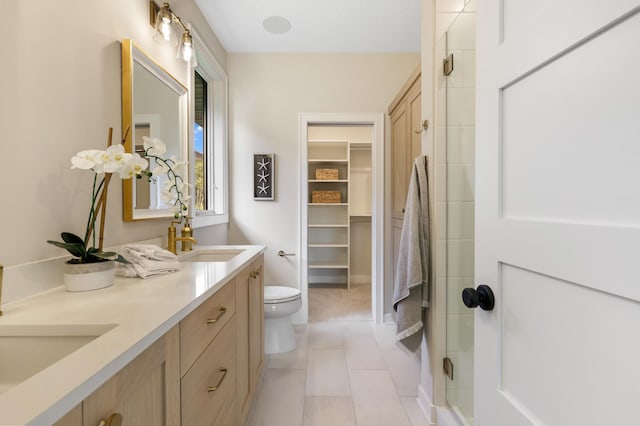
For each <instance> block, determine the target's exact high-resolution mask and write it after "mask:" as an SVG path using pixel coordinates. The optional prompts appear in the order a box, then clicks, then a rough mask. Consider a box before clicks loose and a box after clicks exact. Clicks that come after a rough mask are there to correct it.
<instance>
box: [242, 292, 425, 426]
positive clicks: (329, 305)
mask: <svg viewBox="0 0 640 426" xmlns="http://www.w3.org/2000/svg"><path fill="white" fill-rule="evenodd" d="M370 290H371V287H370V286H369V285H356V286H352V289H351V290H350V291H347V290H346V289H339V288H311V289H310V291H309V294H310V296H309V324H308V325H306V326H295V327H294V328H295V331H296V340H297V348H296V350H294V351H291V352H288V353H284V354H276V355H271V356H268V357H267V359H266V363H265V370H264V377H263V381H262V385H261V387H260V389H259V390H258V394H257V395H256V400H255V402H254V407H253V410H252V413H251V416H250V419H249V425H250V426H377V425H380V426H405V425H406V426H417V425H424V424H425V420H424V418H423V416H422V414H421V413H420V409H419V407H418V404H417V402H416V397H417V391H418V384H419V381H420V364H419V358H418V357H416V355H414V354H411V353H409V352H407V351H406V350H404V349H403V348H402V347H401V346H399V345H398V344H396V342H395V337H394V331H395V326H394V325H388V324H383V325H374V324H373V323H372V322H371V313H370V306H371V299H370V294H371V291H370ZM367 295H368V296H367Z"/></svg>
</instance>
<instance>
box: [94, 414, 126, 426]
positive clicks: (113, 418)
mask: <svg viewBox="0 0 640 426" xmlns="http://www.w3.org/2000/svg"><path fill="white" fill-rule="evenodd" d="M120 425H122V414H120V413H113V414H112V415H110V416H109V418H107V420H105V419H101V420H100V423H98V426H120Z"/></svg>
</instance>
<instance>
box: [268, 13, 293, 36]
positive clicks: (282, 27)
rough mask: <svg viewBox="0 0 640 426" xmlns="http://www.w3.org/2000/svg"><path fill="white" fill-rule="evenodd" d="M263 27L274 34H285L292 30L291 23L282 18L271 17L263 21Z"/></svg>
mask: <svg viewBox="0 0 640 426" xmlns="http://www.w3.org/2000/svg"><path fill="white" fill-rule="evenodd" d="M262 26H263V27H264V29H265V30H267V31H269V32H270V33H273V34H284V33H287V32H289V30H290V29H291V22H289V21H287V20H286V19H285V18H283V17H282V16H269V17H268V18H267V19H265V20H264V21H262Z"/></svg>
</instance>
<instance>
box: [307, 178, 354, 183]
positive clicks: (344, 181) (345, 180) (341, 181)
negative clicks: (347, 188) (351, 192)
mask: <svg viewBox="0 0 640 426" xmlns="http://www.w3.org/2000/svg"><path fill="white" fill-rule="evenodd" d="M307 182H309V183H331V182H333V183H336V182H337V183H348V182H349V181H348V180H347V179H335V180H330V179H309V180H308V181H307Z"/></svg>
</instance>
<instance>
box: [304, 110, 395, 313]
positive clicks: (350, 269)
mask: <svg viewBox="0 0 640 426" xmlns="http://www.w3.org/2000/svg"><path fill="white" fill-rule="evenodd" d="M383 123H384V117H383V115H382V114H300V118H299V131H300V133H299V147H300V194H301V197H300V200H301V201H300V225H301V227H300V253H301V258H300V260H301V262H300V283H301V286H300V287H301V292H302V303H303V305H302V308H301V310H300V312H299V313H298V314H297V315H296V317H294V321H295V322H299V323H306V322H308V320H309V318H310V316H309V314H310V312H309V299H310V297H314V295H315V297H317V298H321V297H322V298H323V299H322V301H323V303H324V306H323V307H322V311H327V314H330V312H329V311H330V310H331V309H332V308H335V310H336V314H337V315H338V317H337V318H336V319H338V318H339V315H340V312H339V309H344V306H340V303H341V301H342V300H344V299H352V300H360V301H362V300H366V301H368V300H370V309H368V311H369V312H370V314H371V316H370V317H369V318H370V319H372V320H373V321H375V322H376V323H380V322H382V316H383V300H384V297H383V285H382V277H383V273H384V271H383V262H382V239H383V223H384V221H383V203H384V199H383V198H384V181H383V167H384V162H383V149H384V138H383V135H384V130H383ZM369 284H370V287H369ZM310 290H311V291H310ZM363 291H365V292H367V293H369V294H362V292H363ZM341 295H344V297H341ZM323 296H327V298H326V299H325V298H324V297H323ZM332 300H333V301H334V302H332ZM318 301H319V300H318ZM361 303H362V302H360V304H361ZM314 306H317V304H314ZM356 309H362V307H361V306H358V307H356ZM366 310H367V309H366V307H365V311H366ZM317 314H318V312H316V313H315V316H316V317H317ZM359 315H361V314H359ZM365 315H366V313H365ZM312 319H314V318H312ZM315 319H318V318H315ZM320 319H328V318H327V317H322V318H320ZM362 319H366V316H365V317H363V318H362Z"/></svg>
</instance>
